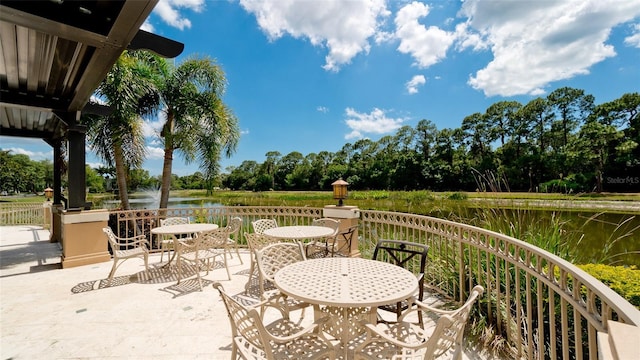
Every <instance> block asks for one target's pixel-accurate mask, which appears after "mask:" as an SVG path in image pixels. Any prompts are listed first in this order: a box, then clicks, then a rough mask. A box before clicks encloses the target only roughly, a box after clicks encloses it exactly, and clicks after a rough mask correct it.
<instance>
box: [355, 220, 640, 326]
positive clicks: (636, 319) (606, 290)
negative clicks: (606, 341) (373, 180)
mask: <svg viewBox="0 0 640 360" xmlns="http://www.w3.org/2000/svg"><path fill="white" fill-rule="evenodd" d="M360 213H361V214H366V213H381V214H382V213H386V214H389V213H396V214H403V215H411V216H416V217H420V218H425V219H428V220H431V221H437V222H439V223H442V224H448V225H453V226H459V227H461V228H463V229H468V230H473V231H480V232H482V233H485V234H490V235H492V236H494V237H495V238H502V239H505V240H509V241H510V242H512V243H515V244H518V246H519V247H521V248H523V249H527V250H529V251H531V252H532V253H536V254H539V255H542V256H544V257H545V258H547V259H549V260H552V261H553V263H554V265H555V266H556V267H559V268H561V269H562V270H565V271H567V272H569V273H571V275H572V276H573V277H574V278H576V279H578V280H580V283H582V284H585V285H586V284H588V285H591V286H592V288H591V290H592V291H594V292H595V293H596V294H597V295H598V296H599V297H600V298H602V299H606V300H608V301H607V303H608V304H610V305H609V306H611V307H612V308H613V309H614V310H616V312H617V313H618V314H619V315H621V316H623V320H624V322H625V323H628V324H633V325H635V326H640V311H639V310H638V309H637V308H636V307H635V306H633V304H631V303H629V302H628V301H627V300H626V299H625V298H623V297H622V296H620V294H618V293H617V292H615V291H613V290H612V289H611V288H610V287H608V286H606V285H605V284H603V283H602V282H601V281H600V280H598V279H596V278H594V277H593V276H592V275H589V273H587V272H585V271H584V270H582V269H580V268H579V267H577V266H575V265H573V264H572V263H571V262H569V261H567V260H565V259H563V258H561V257H559V256H557V255H554V254H552V253H550V252H548V251H546V250H544V249H542V248H539V247H537V246H535V245H532V244H529V243H527V242H525V241H522V240H519V239H516V238H514V237H511V236H508V235H505V234H501V233H498V232H495V231H492V230H488V229H484V228H480V227H477V226H473V225H469V224H463V223H457V222H454V221H451V220H446V219H440V218H434V217H431V216H426V215H417V214H407V213H398V212H389V211H378V210H361V211H360ZM460 240H461V241H465V240H463V239H460ZM465 242H467V243H469V244H472V242H469V241H465ZM495 254H496V255H498V256H502V254H501V253H499V252H495ZM523 270H525V271H529V270H532V269H530V268H523ZM531 273H532V274H535V275H540V274H539V273H538V272H536V271H531ZM549 273H551V272H549ZM543 281H545V282H548V284H549V285H551V284H553V285H557V284H556V283H555V282H553V281H551V280H549V279H548V278H546V277H545V278H544V279H543ZM559 294H562V293H559ZM564 295H565V296H568V295H566V294H564ZM603 330H604V329H603Z"/></svg>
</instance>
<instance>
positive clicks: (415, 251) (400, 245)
mask: <svg viewBox="0 0 640 360" xmlns="http://www.w3.org/2000/svg"><path fill="white" fill-rule="evenodd" d="M428 251H429V246H428V245H425V244H419V243H414V242H410V241H401V240H379V241H378V243H377V244H376V248H375V250H373V256H372V258H373V260H379V261H385V262H388V263H392V264H395V265H398V266H402V267H403V268H405V269H407V270H409V271H411V272H413V273H416V274H418V273H419V274H424V269H425V266H426V263H427V253H428Z"/></svg>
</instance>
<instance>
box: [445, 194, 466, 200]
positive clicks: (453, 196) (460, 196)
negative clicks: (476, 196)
mask: <svg viewBox="0 0 640 360" xmlns="http://www.w3.org/2000/svg"><path fill="white" fill-rule="evenodd" d="M468 197H469V196H468V195H467V194H466V193H461V192H454V193H452V194H451V195H449V197H448V199H449V200H467V198H468Z"/></svg>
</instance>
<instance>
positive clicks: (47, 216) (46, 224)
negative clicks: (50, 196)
mask: <svg viewBox="0 0 640 360" xmlns="http://www.w3.org/2000/svg"><path fill="white" fill-rule="evenodd" d="M42 208H43V210H44V211H43V212H42V215H43V217H44V219H42V227H43V228H44V229H48V230H50V229H51V219H52V214H51V202H50V201H45V202H44V203H43V204H42Z"/></svg>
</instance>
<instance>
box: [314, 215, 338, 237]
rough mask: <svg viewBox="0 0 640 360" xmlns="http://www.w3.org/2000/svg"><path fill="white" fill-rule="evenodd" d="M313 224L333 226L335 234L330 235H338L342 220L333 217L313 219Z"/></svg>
mask: <svg viewBox="0 0 640 360" xmlns="http://www.w3.org/2000/svg"><path fill="white" fill-rule="evenodd" d="M311 225H314V226H324V227H328V228H332V229H333V234H331V235H329V237H333V236H336V235H337V234H338V230H339V229H340V221H338V220H335V219H331V218H318V219H313V221H312V222H311Z"/></svg>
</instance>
